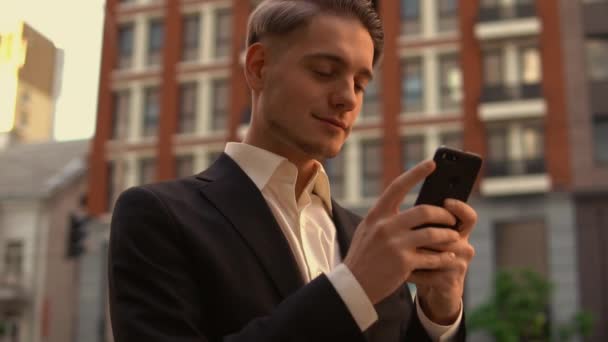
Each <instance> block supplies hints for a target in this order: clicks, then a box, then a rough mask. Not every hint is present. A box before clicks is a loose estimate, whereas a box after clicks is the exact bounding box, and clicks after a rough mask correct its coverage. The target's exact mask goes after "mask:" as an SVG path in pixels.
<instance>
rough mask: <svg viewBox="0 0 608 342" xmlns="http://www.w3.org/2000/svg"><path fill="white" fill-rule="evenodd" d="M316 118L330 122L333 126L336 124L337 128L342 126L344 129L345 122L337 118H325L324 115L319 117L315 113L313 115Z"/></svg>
mask: <svg viewBox="0 0 608 342" xmlns="http://www.w3.org/2000/svg"><path fill="white" fill-rule="evenodd" d="M313 116H314V117H315V118H316V119H318V120H321V121H325V122H327V123H330V124H332V125H334V126H337V127H339V128H342V129H343V130H346V127H347V125H346V123H344V122H343V121H340V120H339V119H336V118H326V117H320V116H317V115H313Z"/></svg>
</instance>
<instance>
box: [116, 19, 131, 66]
mask: <svg viewBox="0 0 608 342" xmlns="http://www.w3.org/2000/svg"><path fill="white" fill-rule="evenodd" d="M132 65H133V23H128V24H122V25H120V26H119V27H118V68H119V69H128V68H130V67H131V66H132Z"/></svg>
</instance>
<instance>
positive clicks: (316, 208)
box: [225, 143, 462, 341]
mask: <svg viewBox="0 0 608 342" xmlns="http://www.w3.org/2000/svg"><path fill="white" fill-rule="evenodd" d="M225 152H226V154H227V155H228V156H230V158H232V159H233V160H234V161H235V162H236V163H237V164H238V165H239V167H240V168H241V169H242V170H243V171H244V172H245V173H246V174H247V176H249V178H250V179H251V180H252V181H253V182H254V183H255V185H256V186H257V188H258V189H259V190H260V191H261V193H262V195H263V196H264V199H265V200H266V202H267V203H268V206H269V207H270V209H271V211H272V213H273V215H274V217H275V219H276V220H277V222H278V224H279V226H280V227H281V231H282V232H283V234H284V235H285V238H286V239H287V242H288V243H289V247H290V248H291V251H292V253H293V255H294V257H295V260H296V262H297V264H298V267H299V270H300V273H301V274H302V278H303V279H304V281H305V282H306V283H308V282H310V281H311V280H312V279H314V278H316V277H317V276H319V275H321V274H322V273H324V274H326V275H327V277H328V279H329V281H330V282H331V283H332V285H333V286H334V287H335V289H336V291H337V293H338V294H339V295H340V297H341V298H342V300H343V301H344V303H345V304H346V306H347V307H348V309H349V311H350V313H351V315H352V316H353V318H354V320H355V321H356V322H357V325H358V326H359V328H360V329H361V331H365V330H366V329H367V328H369V327H370V326H371V325H372V324H374V323H375V322H376V321H377V320H378V314H377V313H376V310H375V308H374V306H373V304H372V303H371V301H370V299H369V297H367V294H366V293H365V291H364V290H363V288H362V287H361V285H360V284H359V282H358V281H357V279H356V278H355V277H354V276H353V274H352V273H351V271H350V270H349V269H348V267H346V265H344V264H343V263H342V257H341V255H340V246H339V245H338V240H337V239H336V227H335V225H334V223H333V220H332V217H331V216H332V204H331V196H330V186H329V180H328V178H327V174H326V173H325V170H324V169H323V166H322V165H321V163H317V165H318V167H317V170H316V173H315V174H314V175H313V177H312V178H311V179H310V181H309V182H308V184H307V185H306V187H305V188H304V191H303V192H302V194H301V195H300V198H298V199H296V194H295V187H296V180H297V178H298V169H297V167H296V166H295V165H294V164H293V163H291V162H289V161H288V160H287V159H286V158H283V157H281V156H279V155H276V154H274V153H271V152H269V151H266V150H263V149H260V148H257V147H255V146H252V145H248V144H243V143H228V144H227V145H226V149H225ZM416 303H417V304H416V309H417V312H418V317H419V318H420V321H421V323H422V325H423V326H424V328H425V329H426V330H427V332H428V333H429V335H430V336H431V338H432V339H433V340H434V341H449V339H450V338H451V337H453V336H454V335H455V334H456V332H457V331H458V327H459V326H460V321H461V319H462V307H461V310H460V315H459V317H458V319H457V320H456V322H455V323H454V324H453V325H451V326H442V325H438V324H435V323H433V322H432V321H431V320H430V319H428V318H427V317H426V315H425V314H424V312H422V310H421V308H420V305H419V304H418V301H416ZM461 306H462V305H461Z"/></svg>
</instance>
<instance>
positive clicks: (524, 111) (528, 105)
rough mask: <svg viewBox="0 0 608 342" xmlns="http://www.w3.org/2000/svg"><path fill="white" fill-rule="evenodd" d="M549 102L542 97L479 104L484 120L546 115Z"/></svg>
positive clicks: (481, 116) (480, 114)
mask: <svg viewBox="0 0 608 342" xmlns="http://www.w3.org/2000/svg"><path fill="white" fill-rule="evenodd" d="M546 112H547V104H546V103H545V100H544V99H542V98H538V99H529V100H523V99H522V100H513V101H501V102H487V103H482V104H481V105H480V106H479V116H480V118H481V120H482V121H494V120H505V119H520V118H537V117H543V116H545V113H546Z"/></svg>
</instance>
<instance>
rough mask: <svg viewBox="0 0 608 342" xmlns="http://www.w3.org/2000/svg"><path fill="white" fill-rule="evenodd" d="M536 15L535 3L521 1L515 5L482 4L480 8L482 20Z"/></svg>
mask: <svg viewBox="0 0 608 342" xmlns="http://www.w3.org/2000/svg"><path fill="white" fill-rule="evenodd" d="M535 16H536V6H535V5H534V3H525V4H522V3H520V4H515V5H513V6H500V5H496V6H482V7H480V9H479V21H480V22H491V21H500V20H509V19H520V18H529V17H535Z"/></svg>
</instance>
